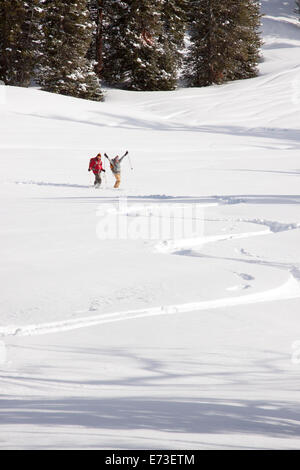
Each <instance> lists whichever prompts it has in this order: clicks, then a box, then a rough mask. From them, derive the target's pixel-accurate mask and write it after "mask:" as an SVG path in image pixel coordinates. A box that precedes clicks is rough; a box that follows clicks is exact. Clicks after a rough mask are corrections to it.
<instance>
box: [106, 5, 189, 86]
mask: <svg viewBox="0 0 300 470" xmlns="http://www.w3.org/2000/svg"><path fill="white" fill-rule="evenodd" d="M167 3H168V2H166V0H123V1H120V0H104V1H103V8H104V11H103V77H104V79H105V81H106V82H107V83H108V84H110V85H115V86H121V87H124V88H128V89H131V90H170V89H174V88H175V85H176V78H177V67H176V66H177V64H178V56H177V54H175V53H174V43H175V41H179V37H180V35H181V34H182V31H180V32H179V34H178V35H175V32H174V30H173V26H174V18H175V14H176V12H178V11H179V7H178V6H176V7H175V3H176V2H173V1H171V0H170V2H169V3H170V10H169V11H171V9H172V8H173V12H172V17H170V24H169V25H167V24H166V21H165V19H166V15H167V14H168V9H167ZM177 3H178V4H180V3H181V2H180V1H178V2H177ZM171 4H172V8H171ZM164 9H165V10H164ZM168 32H169V33H170V32H171V33H172V34H173V44H171V42H169V41H168V39H167V38H168ZM175 38H176V39H175Z"/></svg>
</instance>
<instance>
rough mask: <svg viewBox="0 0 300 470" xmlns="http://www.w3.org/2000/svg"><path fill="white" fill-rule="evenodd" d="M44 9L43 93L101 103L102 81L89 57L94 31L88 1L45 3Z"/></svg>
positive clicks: (48, 1) (51, 1) (48, 0)
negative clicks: (100, 81) (48, 92)
mask: <svg viewBox="0 0 300 470" xmlns="http://www.w3.org/2000/svg"><path fill="white" fill-rule="evenodd" d="M45 7H46V16H45V23H44V33H45V41H44V44H43V51H44V56H43V59H42V61H41V64H40V72H39V82H40V84H41V85H42V89H43V90H45V91H50V92H52V93H59V94H62V95H68V96H74V97H77V98H84V99H91V100H95V101H100V100H102V98H103V95H102V91H101V88H100V83H99V80H98V78H97V76H96V74H95V72H94V70H93V64H92V63H91V62H90V61H89V60H88V59H87V57H86V55H87V52H88V50H89V48H90V44H91V41H92V28H93V24H92V21H91V18H90V14H89V11H88V9H87V0H68V1H65V0H46V2H45Z"/></svg>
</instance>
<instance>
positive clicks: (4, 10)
mask: <svg viewBox="0 0 300 470" xmlns="http://www.w3.org/2000/svg"><path fill="white" fill-rule="evenodd" d="M42 17H43V0H27V1H26V2H24V0H1V1H0V80H3V81H4V83H6V84H8V85H15V86H28V85H29V83H30V80H31V78H33V75H34V69H35V66H36V63H37V62H38V60H39V58H40V54H41V41H42V38H43V32H42V28H41V22H42Z"/></svg>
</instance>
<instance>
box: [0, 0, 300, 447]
mask: <svg viewBox="0 0 300 470" xmlns="http://www.w3.org/2000/svg"><path fill="white" fill-rule="evenodd" d="M262 4H263V10H264V12H265V14H266V16H265V17H264V19H263V38H264V47H263V61H262V63H261V64H260V76H259V77H257V78H255V79H252V80H245V81H240V82H234V83H229V84H226V85H225V86H213V87H210V88H202V89H195V88H194V89H178V90H176V91H174V92H147V93H145V92H143V93H138V92H127V91H121V90H111V89H108V90H106V100H105V102H104V103H95V102H88V101H84V100H77V99H72V98H69V97H63V96H57V95H52V94H49V93H44V92H41V91H38V90H36V89H21V88H14V87H5V91H6V100H4V99H3V93H2V104H1V105H0V135H1V139H0V155H1V158H0V192H1V200H2V203H1V209H0V210H1V216H0V220H1V230H0V235H1V238H0V251H1V265H0V273H1V283H0V285H1V298H0V314H1V317H0V386H1V400H0V447H1V448H2V449H54V448H56V449H63V448H68V449H71V448H73V449H76V448H77V449H297V448H300V407H299V389H300V318H299V315H300V313H299V312H300V243H299V242H300V211H299V208H300V191H299V182H300V181H299V178H300V162H299V160H300V62H299V57H300V23H299V22H298V21H297V19H296V15H295V13H294V12H293V8H294V1H293V0H287V1H279V0H263V1H262ZM2 91H3V89H2ZM126 149H128V150H129V152H130V158H131V163H132V165H133V168H134V169H133V170H131V168H130V165H129V161H126V160H124V162H123V164H122V168H123V180H122V186H121V189H120V190H114V189H112V186H113V177H112V175H111V174H110V171H109V168H108V166H107V164H106V168H107V173H106V180H105V181H104V184H103V187H102V188H100V189H98V190H96V189H94V187H93V185H92V176H91V174H90V173H88V172H87V168H88V162H89V159H90V158H91V157H93V156H95V155H96V154H97V153H98V152H99V151H100V152H102V153H104V152H107V153H108V154H109V155H112V156H113V155H115V154H117V153H119V154H122V153H123V152H124V151H125V150H126ZM119 198H122V201H121V204H123V206H124V204H125V203H126V204H127V207H125V208H124V207H123V208H122V207H121V208H120V207H119ZM159 211H160V212H159ZM108 214H110V215H108ZM108 216H109V217H111V219H109V220H117V217H120V218H121V220H122V221H123V222H124V223H127V226H130V227H131V232H130V234H131V236H129V238H128V239H121V240H118V239H115V240H114V239H111V238H110V237H109V236H107V238H106V239H100V236H99V230H100V229H99V227H100V228H101V227H102V225H101V223H102V222H103V220H104V219H105V218H106V217H108ZM174 217H175V218H176V220H177V221H178V220H179V224H181V225H180V226H182V224H184V223H188V221H191V220H194V222H195V223H196V226H197V230H196V231H194V232H193V233H192V234H190V233H188V234H186V235H185V236H178V238H176V237H175V239H173V240H170V239H169V238H170V237H168V236H166V237H160V238H159V239H147V238H146V239H134V236H133V235H132V234H134V232H135V231H137V230H138V228H139V227H145V226H147V227H149V225H147V224H148V223H150V221H151V222H152V223H155V220H157V219H161V220H163V221H164V223H166V227H169V226H170V220H171V218H173V219H174ZM105 220H106V219H105ZM118 220H119V219H118ZM153 221H154V222H153ZM151 227H152V226H151ZM164 233H165V232H164Z"/></svg>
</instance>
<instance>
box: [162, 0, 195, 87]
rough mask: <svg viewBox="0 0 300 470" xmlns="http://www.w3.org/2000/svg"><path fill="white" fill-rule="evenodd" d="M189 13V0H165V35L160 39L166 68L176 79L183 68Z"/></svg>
mask: <svg viewBox="0 0 300 470" xmlns="http://www.w3.org/2000/svg"><path fill="white" fill-rule="evenodd" d="M187 12H188V0H163V1H162V4H161V19H162V23H163V35H162V36H161V38H160V42H161V43H162V46H163V50H164V54H163V56H162V60H163V62H164V64H165V68H169V70H170V72H172V71H175V70H176V73H173V75H174V79H175V78H176V76H177V74H178V70H179V69H180V67H181V66H182V60H183V55H182V51H183V47H184V37H185V32H186V21H187ZM174 84H175V83H174Z"/></svg>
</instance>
